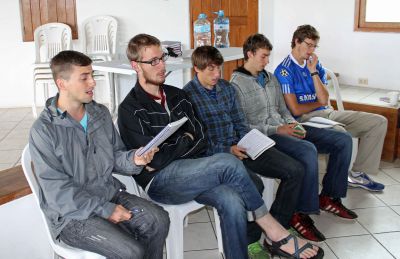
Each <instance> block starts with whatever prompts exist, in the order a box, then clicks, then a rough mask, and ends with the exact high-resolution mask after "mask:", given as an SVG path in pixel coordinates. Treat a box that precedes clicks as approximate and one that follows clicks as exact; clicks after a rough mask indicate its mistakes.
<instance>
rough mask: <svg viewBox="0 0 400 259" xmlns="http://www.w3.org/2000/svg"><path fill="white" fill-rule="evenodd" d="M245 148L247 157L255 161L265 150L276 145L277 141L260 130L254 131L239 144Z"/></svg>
mask: <svg viewBox="0 0 400 259" xmlns="http://www.w3.org/2000/svg"><path fill="white" fill-rule="evenodd" d="M237 145H238V146H239V147H242V148H245V149H246V153H247V155H248V156H249V157H250V158H251V159H253V160H255V159H257V157H259V156H260V155H261V154H262V153H263V152H264V151H265V150H267V149H268V148H270V147H272V146H274V145H275V141H273V140H272V139H270V138H269V137H267V136H266V135H264V134H263V133H261V132H260V131H259V130H258V129H252V130H251V131H250V132H249V133H247V134H246V135H245V136H244V137H243V138H242V139H241V140H240V141H239V143H238V144H237Z"/></svg>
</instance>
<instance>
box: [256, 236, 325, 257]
mask: <svg viewBox="0 0 400 259" xmlns="http://www.w3.org/2000/svg"><path fill="white" fill-rule="evenodd" d="M292 238H293V241H294V253H293V254H289V253H287V252H285V251H283V250H282V249H281V248H280V247H281V246H283V245H286V244H287V243H288V242H289V241H290V239H292ZM264 246H265V247H266V248H267V249H268V251H269V253H270V254H271V258H272V257H274V256H275V255H277V256H283V257H285V258H293V259H299V258H301V257H300V254H301V253H302V252H303V251H304V250H306V249H308V248H310V249H313V245H312V244H310V243H307V244H305V245H304V246H302V247H300V248H299V242H298V240H297V237H296V236H294V235H292V234H289V235H288V236H287V237H285V238H284V239H282V240H279V241H277V242H275V241H272V240H271V244H268V242H267V241H266V240H264ZM323 257H324V250H323V249H322V248H321V247H318V252H317V254H316V255H315V256H313V257H311V258H310V259H321V258H323Z"/></svg>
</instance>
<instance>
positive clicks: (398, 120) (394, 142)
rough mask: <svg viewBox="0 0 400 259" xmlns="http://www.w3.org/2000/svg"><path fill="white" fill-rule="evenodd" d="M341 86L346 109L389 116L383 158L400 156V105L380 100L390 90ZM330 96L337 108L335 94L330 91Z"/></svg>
mask: <svg viewBox="0 0 400 259" xmlns="http://www.w3.org/2000/svg"><path fill="white" fill-rule="evenodd" d="M340 88H341V89H340V92H341V95H342V99H343V105H344V109H345V110H353V111H364V112H370V113H375V114H380V115H382V116H385V117H386V118H387V120H388V128H387V133H386V137H385V143H384V145H383V151H382V160H384V161H387V162H393V161H394V160H395V159H396V158H400V106H399V105H397V106H390V105H388V104H387V103H385V102H383V101H380V100H379V98H380V97H385V96H386V94H387V92H389V91H390V90H383V89H376V88H367V87H358V86H347V85H344V86H342V85H341V86H340ZM328 90H329V89H328ZM330 92H331V91H330ZM330 96H331V97H332V98H331V104H332V106H333V107H335V108H337V107H336V101H335V100H334V99H333V97H334V94H333V93H330Z"/></svg>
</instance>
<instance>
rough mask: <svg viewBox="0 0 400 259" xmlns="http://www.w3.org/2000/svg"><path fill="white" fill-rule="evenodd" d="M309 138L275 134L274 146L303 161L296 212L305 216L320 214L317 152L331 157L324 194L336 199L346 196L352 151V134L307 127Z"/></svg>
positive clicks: (323, 183) (324, 182)
mask: <svg viewBox="0 0 400 259" xmlns="http://www.w3.org/2000/svg"><path fill="white" fill-rule="evenodd" d="M304 128H305V129H306V131H307V133H306V137H305V138H304V139H299V138H296V137H291V136H286V135H278V134H275V135H272V136H270V138H272V139H273V140H274V141H275V142H276V145H275V147H276V148H277V149H278V150H280V151H282V152H284V153H286V154H288V155H289V156H291V157H293V158H295V159H296V160H298V161H299V162H301V163H302V164H303V166H304V168H305V176H304V179H303V184H302V188H301V192H300V196H299V201H298V205H297V211H298V212H302V213H305V214H312V213H318V212H319V200H318V153H321V154H329V162H328V166H327V171H326V175H325V177H324V179H323V181H322V185H323V187H322V191H321V194H324V195H327V196H329V197H333V198H342V197H346V192H347V174H348V170H349V165H350V159H351V152H352V139H351V135H350V134H349V133H347V132H341V131H337V130H334V129H319V128H313V127H308V126H304Z"/></svg>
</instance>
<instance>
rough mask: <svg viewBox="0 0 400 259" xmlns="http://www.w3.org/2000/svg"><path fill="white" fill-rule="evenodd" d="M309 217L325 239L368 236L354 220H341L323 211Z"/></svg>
mask: <svg viewBox="0 0 400 259" xmlns="http://www.w3.org/2000/svg"><path fill="white" fill-rule="evenodd" d="M311 217H312V219H313V220H314V222H315V226H316V227H317V228H318V229H319V230H320V231H321V232H322V233H323V234H324V235H325V237H326V238H332V237H342V236H351V235H363V234H368V231H367V230H365V229H364V228H363V227H362V226H361V225H360V224H359V223H358V222H357V221H356V220H347V219H342V218H339V217H337V216H334V215H333V214H330V213H327V212H324V211H322V212H321V214H320V215H311Z"/></svg>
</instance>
